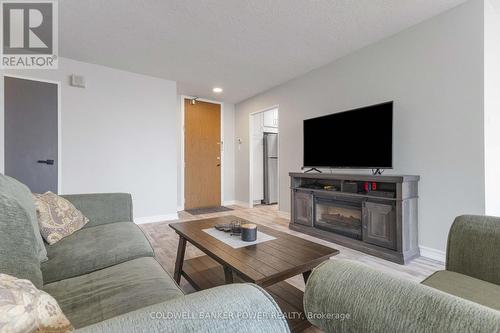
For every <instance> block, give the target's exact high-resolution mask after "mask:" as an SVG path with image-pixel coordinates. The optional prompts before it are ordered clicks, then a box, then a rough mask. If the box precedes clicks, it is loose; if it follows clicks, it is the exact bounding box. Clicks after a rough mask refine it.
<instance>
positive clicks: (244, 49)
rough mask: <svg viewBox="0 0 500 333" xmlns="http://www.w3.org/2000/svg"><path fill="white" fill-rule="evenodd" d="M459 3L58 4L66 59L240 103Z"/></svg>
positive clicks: (129, 0) (128, 0)
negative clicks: (218, 90)
mask: <svg viewBox="0 0 500 333" xmlns="http://www.w3.org/2000/svg"><path fill="white" fill-rule="evenodd" d="M462 2H464V1H463V0H143V1H140V0H59V11H60V14H59V17H60V28H59V32H60V54H61V55H62V56H63V57H68V58H72V59H76V60H81V61H85V62H90V63H95V64H100V65H105V66H109V67H114V68H119V69H124V70H128V71H132V72H136V73H142V74H147V75H152V76H156V77H161V78H166V79H170V80H175V81H178V90H179V93H182V94H189V95H196V96H201V97H207V98H215V99H219V100H224V101H227V102H239V101H241V100H244V99H246V98H248V97H251V96H253V95H256V94H258V93H260V92H262V91H265V90H267V89H269V88H271V87H273V86H276V85H278V84H280V83H283V82H285V81H288V80H290V79H292V78H294V77H297V76H299V75H301V74H304V73H306V72H308V71H310V70H312V69H314V68H317V67H320V66H322V65H325V64H327V63H329V62H331V61H333V60H335V59H337V58H339V57H341V56H343V55H346V54H348V53H350V52H352V51H354V50H356V49H359V48H361V47H363V46H366V45H368V44H371V43H373V42H375V41H377V40H380V39H382V38H384V37H387V36H389V35H392V34H394V33H396V32H398V31H401V30H403V29H405V28H407V27H409V26H412V25H414V24H416V23H419V22H421V21H423V20H425V19H427V18H429V17H431V16H434V15H436V14H438V13H440V12H443V11H445V10H447V9H449V8H451V7H453V6H456V5H458V4H459V3H462ZM214 86H220V87H223V88H224V92H223V93H222V94H220V95H215V94H213V93H212V88H213V87H214Z"/></svg>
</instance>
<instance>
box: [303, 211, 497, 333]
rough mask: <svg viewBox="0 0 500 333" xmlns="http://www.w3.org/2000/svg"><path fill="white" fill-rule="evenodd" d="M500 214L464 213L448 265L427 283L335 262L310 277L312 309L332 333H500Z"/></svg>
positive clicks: (451, 240)
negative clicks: (486, 215)
mask: <svg viewBox="0 0 500 333" xmlns="http://www.w3.org/2000/svg"><path fill="white" fill-rule="evenodd" d="M499 249H500V218H495V217H485V216H471V215H466V216H460V217H457V218H456V220H455V222H454V223H453V226H452V228H451V230H450V234H449V237H448V249H447V257H446V270H445V271H439V272H436V273H434V274H432V275H431V276H429V277H428V278H427V279H425V280H424V281H423V282H422V283H421V284H418V283H416V282H413V281H409V280H405V279H402V278H398V277H394V276H392V275H389V274H386V273H384V272H381V271H378V270H374V269H372V268H369V267H367V266H365V265H362V264H359V263H355V262H351V261H341V260H330V261H328V262H326V263H324V264H322V265H320V266H319V267H317V268H316V269H315V270H314V271H313V273H312V274H311V276H310V277H309V280H308V283H307V285H306V291H305V295H304V307H305V311H306V315H307V316H308V318H309V320H310V322H311V323H313V324H314V325H316V326H318V327H320V328H322V329H323V330H325V331H326V332H436V333H438V332H439V333H443V332H500V312H499V311H500V269H499V268H500V251H499Z"/></svg>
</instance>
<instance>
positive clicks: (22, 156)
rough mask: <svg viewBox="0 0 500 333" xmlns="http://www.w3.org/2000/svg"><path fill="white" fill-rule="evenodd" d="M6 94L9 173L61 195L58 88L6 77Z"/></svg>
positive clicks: (40, 189) (33, 187)
mask: <svg viewBox="0 0 500 333" xmlns="http://www.w3.org/2000/svg"><path fill="white" fill-rule="evenodd" d="M4 92H5V98H4V103H5V104H4V109H5V174H6V175H8V176H10V177H13V178H16V179H17V180H19V181H20V182H22V183H24V184H26V185H27V186H28V187H29V188H30V189H31V191H32V192H36V193H44V192H46V191H52V192H54V193H57V185H58V184H57V182H58V179H57V169H58V160H59V157H58V150H57V146H58V125H57V107H58V105H57V103H58V96H57V94H58V89H57V85H56V84H53V83H47V82H39V81H32V80H26V79H19V78H12V77H7V76H6V77H5V78H4Z"/></svg>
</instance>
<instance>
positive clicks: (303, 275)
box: [302, 271, 311, 283]
mask: <svg viewBox="0 0 500 333" xmlns="http://www.w3.org/2000/svg"><path fill="white" fill-rule="evenodd" d="M309 275H311V271H307V272H304V273H302V277H303V278H304V282H305V283H307V280H309Z"/></svg>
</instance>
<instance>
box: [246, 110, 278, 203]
mask: <svg viewBox="0 0 500 333" xmlns="http://www.w3.org/2000/svg"><path fill="white" fill-rule="evenodd" d="M278 109H279V108H278V106H273V107H270V108H266V109H264V110H261V111H257V112H254V113H252V114H250V166H249V170H250V177H249V189H250V193H249V206H250V207H254V206H255V205H277V204H279V175H278V170H279V168H278V166H279V126H278V124H279V112H278Z"/></svg>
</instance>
